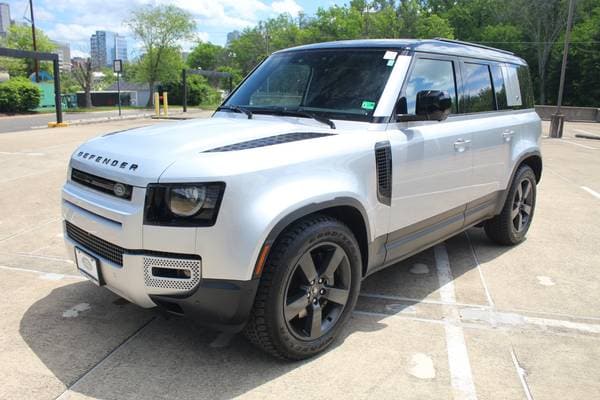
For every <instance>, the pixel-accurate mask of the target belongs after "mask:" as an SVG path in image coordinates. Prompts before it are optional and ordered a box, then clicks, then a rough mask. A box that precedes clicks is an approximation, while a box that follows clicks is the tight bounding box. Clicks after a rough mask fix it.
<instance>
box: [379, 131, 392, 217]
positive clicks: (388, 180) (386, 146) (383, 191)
mask: <svg viewBox="0 0 600 400" xmlns="http://www.w3.org/2000/svg"><path fill="white" fill-rule="evenodd" d="M375 167H376V169H377V200H379V202H380V203H383V204H386V205H388V206H389V205H391V204H392V148H391V146H390V142H388V141H385V142H378V143H376V144H375Z"/></svg>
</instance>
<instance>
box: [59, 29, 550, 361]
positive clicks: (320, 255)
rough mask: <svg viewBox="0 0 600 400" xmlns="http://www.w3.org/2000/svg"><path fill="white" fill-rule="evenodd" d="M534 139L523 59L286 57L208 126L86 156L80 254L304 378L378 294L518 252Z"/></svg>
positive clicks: (70, 219) (464, 46)
mask: <svg viewBox="0 0 600 400" xmlns="http://www.w3.org/2000/svg"><path fill="white" fill-rule="evenodd" d="M540 133H541V124H540V119H539V118H538V116H537V114H536V113H535V111H534V109H533V96H532V88H531V82H530V78H529V72H528V67H527V64H526V63H525V61H523V60H522V59H521V58H519V57H517V56H515V55H513V54H512V53H508V52H505V51H501V50H496V49H492V48H488V47H484V46H479V45H474V44H468V43H461V42H455V41H448V40H362V41H343V42H331V43H321V44H312V45H307V46H301V47H296V48H292V49H287V50H282V51H278V52H276V53H274V54H272V55H271V56H270V57H268V58H267V59H266V60H265V61H264V62H263V63H261V64H260V65H259V66H258V67H257V68H256V69H255V70H254V71H253V72H252V73H251V74H250V75H249V76H248V77H247V78H246V79H245V80H244V81H243V82H242V83H241V84H240V85H239V86H238V87H237V88H236V89H235V90H234V91H233V92H232V93H231V95H230V96H229V97H228V98H227V99H226V100H225V101H224V103H223V104H222V105H221V106H220V107H219V108H218V110H217V111H216V112H215V114H214V115H213V117H212V118H210V119H204V120H191V121H185V122H177V123H172V124H160V125H155V126H150V127H143V128H137V129H132V130H128V131H123V132H117V133H114V134H108V135H105V136H102V137H98V138H95V139H92V140H90V141H88V142H87V143H84V144H83V145H82V146H81V147H79V149H77V150H76V151H75V153H74V154H73V156H72V158H71V160H70V164H69V172H68V179H67V182H66V184H65V185H64V188H63V192H62V210H63V216H64V220H65V222H64V227H65V240H66V245H67V249H68V252H69V254H71V255H72V256H73V259H74V260H75V262H76V265H77V267H78V269H79V270H80V271H81V272H82V273H83V274H84V275H85V276H87V277H88V278H89V279H90V280H91V281H92V282H94V283H95V284H97V285H99V286H104V287H106V288H108V289H110V290H112V291H113V292H115V293H116V294H118V295H120V296H122V297H124V298H126V299H128V300H129V301H131V302H133V303H136V304H138V305H140V306H142V307H148V308H149V307H156V306H158V307H161V308H163V309H164V310H166V311H168V312H170V313H174V314H179V315H185V316H189V317H191V318H194V319H195V320H197V321H199V322H201V323H203V324H206V325H209V326H212V327H215V328H218V329H224V330H229V331H233V332H235V331H242V330H243V332H244V333H245V335H246V336H247V337H248V338H249V340H250V341H251V342H252V343H254V344H256V345H258V346H259V347H261V348H262V349H264V350H265V351H267V352H269V353H270V354H273V355H275V356H277V357H282V358H287V359H303V358H306V357H310V356H313V355H315V354H317V353H319V352H321V351H323V350H324V349H325V348H327V347H328V346H329V345H330V344H331V343H332V342H333V341H334V340H335V338H336V337H337V336H338V335H339V333H340V330H341V329H342V327H343V326H344V324H345V323H346V322H347V320H348V318H349V317H350V315H351V313H352V310H353V308H354V306H355V303H356V301H357V298H358V296H359V290H360V285H361V281H362V280H363V279H365V277H367V276H369V275H370V274H372V273H374V272H376V271H379V270H381V269H382V268H385V267H387V266H390V265H393V264H395V263H397V262H398V261H400V260H402V259H405V258H407V257H409V256H411V255H413V254H416V253H418V252H421V251H423V250H425V249H427V248H428V247H430V246H432V245H434V244H436V243H439V242H441V241H443V240H445V239H448V238H450V237H451V236H453V235H456V234H458V233H460V232H462V231H464V230H466V229H468V228H470V227H473V226H476V225H482V226H483V227H484V228H485V231H486V232H487V234H488V236H489V237H490V238H491V239H492V240H493V241H495V242H497V243H499V244H501V245H515V244H517V243H519V242H521V241H522V240H523V239H524V237H525V235H526V233H527V230H528V229H529V227H530V225H531V222H532V218H533V215H534V210H535V202H536V185H537V183H538V182H539V181H540V178H541V174H542V159H541V155H540Z"/></svg>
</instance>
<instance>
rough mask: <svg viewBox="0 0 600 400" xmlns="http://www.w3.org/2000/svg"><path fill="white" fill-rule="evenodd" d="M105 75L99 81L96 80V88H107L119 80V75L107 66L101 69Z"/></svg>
mask: <svg viewBox="0 0 600 400" xmlns="http://www.w3.org/2000/svg"><path fill="white" fill-rule="evenodd" d="M100 72H102V73H103V74H104V76H103V77H102V78H101V79H99V80H98V81H97V82H94V85H93V86H94V90H106V88H107V87H109V86H110V85H112V84H113V83H116V82H117V76H116V75H115V73H114V71H113V69H112V68H109V67H105V68H102V69H101V70H100Z"/></svg>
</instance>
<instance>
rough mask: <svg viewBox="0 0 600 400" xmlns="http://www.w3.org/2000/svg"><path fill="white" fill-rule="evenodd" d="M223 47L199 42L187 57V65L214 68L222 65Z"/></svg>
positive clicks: (207, 68) (205, 68) (206, 68)
mask: <svg viewBox="0 0 600 400" xmlns="http://www.w3.org/2000/svg"><path fill="white" fill-rule="evenodd" d="M225 52H226V51H225V49H224V48H223V47H221V46H217V45H216V44H212V43H203V42H200V43H198V45H197V46H196V47H194V49H193V50H192V52H191V53H190V55H189V56H188V59H187V65H188V66H189V67H190V68H193V69H197V68H200V69H204V70H211V71H213V70H215V69H216V68H217V67H218V66H219V65H222V64H223V62H224V58H225Z"/></svg>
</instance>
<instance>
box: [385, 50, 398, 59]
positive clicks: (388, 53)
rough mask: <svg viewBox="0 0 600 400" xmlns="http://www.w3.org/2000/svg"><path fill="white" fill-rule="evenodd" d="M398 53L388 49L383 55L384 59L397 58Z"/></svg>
mask: <svg viewBox="0 0 600 400" xmlns="http://www.w3.org/2000/svg"><path fill="white" fill-rule="evenodd" d="M397 55H398V52H397V51H389V50H388V51H386V52H385V54H384V55H383V59H384V60H395V59H396V56H397Z"/></svg>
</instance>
